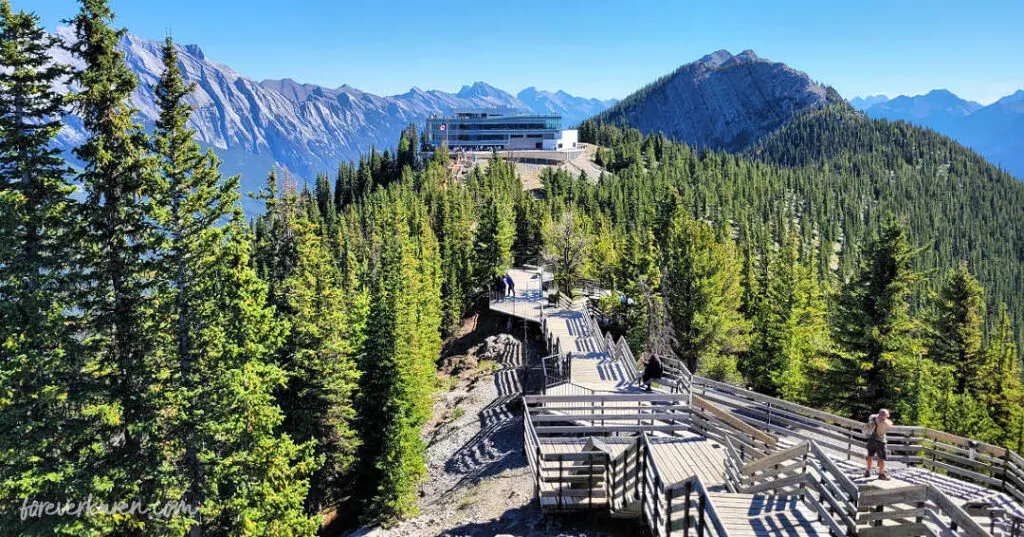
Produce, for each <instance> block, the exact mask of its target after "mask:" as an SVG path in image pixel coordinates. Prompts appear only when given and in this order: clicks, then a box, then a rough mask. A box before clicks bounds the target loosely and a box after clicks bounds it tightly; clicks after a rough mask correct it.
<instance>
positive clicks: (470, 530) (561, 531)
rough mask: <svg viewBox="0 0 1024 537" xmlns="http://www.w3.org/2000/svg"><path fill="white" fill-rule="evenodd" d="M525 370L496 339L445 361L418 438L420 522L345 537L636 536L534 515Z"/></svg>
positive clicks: (616, 524) (600, 519)
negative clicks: (423, 444)
mask: <svg viewBox="0 0 1024 537" xmlns="http://www.w3.org/2000/svg"><path fill="white" fill-rule="evenodd" d="M485 324H486V323H485ZM493 328H494V327H493V326H491V327H476V329H477V330H478V331H479V330H490V329H493ZM528 351H529V349H528ZM528 354H530V355H531V357H532V353H531V352H528ZM531 361H535V360H527V363H529V362H531ZM526 370H527V368H526V364H524V360H523V347H522V343H521V340H520V339H516V338H514V337H512V336H510V335H508V334H503V333H501V334H497V335H491V336H489V337H487V338H486V339H484V340H483V341H482V342H481V343H479V344H476V345H474V346H472V347H470V348H468V349H467V350H466V352H465V353H462V354H458V355H455V356H452V357H450V358H448V359H447V360H446V361H445V363H444V364H443V365H442V368H441V374H440V375H439V378H440V379H441V380H440V382H442V383H447V384H448V386H447V387H448V388H449V389H448V390H447V391H444V390H441V393H440V394H439V396H438V398H437V401H436V404H435V407H434V419H433V420H432V422H431V423H430V424H428V426H427V430H426V431H425V437H426V439H427V442H428V448H427V459H428V472H429V476H428V479H427V481H426V483H425V484H424V485H423V488H422V490H421V500H420V510H421V514H420V515H419V516H417V517H415V518H412V519H410V520H407V521H404V522H401V523H398V524H397V525H395V526H393V527H391V528H362V529H360V530H359V531H357V532H355V533H353V534H351V535H350V537H499V536H504V537H510V536H515V537H554V536H564V537H570V536H571V537H617V536H624V535H636V534H637V529H636V526H635V525H634V524H632V523H628V522H623V521H619V520H613V519H609V518H608V517H604V516H596V515H595V514H594V513H586V514H583V515H577V516H572V517H565V516H561V515H556V516H548V517H545V516H543V515H542V513H541V512H540V508H539V506H538V505H537V501H536V498H535V496H534V479H533V476H532V475H531V473H530V470H529V466H528V465H527V462H526V458H525V457H524V456H523V452H522V446H523V443H522V426H523V425H522V412H521V410H522V409H521V406H522V405H521V401H520V396H521V395H522V381H523V378H524V373H525V371H526Z"/></svg>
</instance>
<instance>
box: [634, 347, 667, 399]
mask: <svg viewBox="0 0 1024 537" xmlns="http://www.w3.org/2000/svg"><path fill="white" fill-rule="evenodd" d="M663 374H665V365H664V364H662V363H661V357H660V356H658V355H657V354H652V355H651V357H650V358H648V359H647V364H646V365H644V375H643V377H641V378H640V386H644V385H646V386H647V387H646V389H647V391H651V382H653V381H654V379H660V378H661V376H662V375H663Z"/></svg>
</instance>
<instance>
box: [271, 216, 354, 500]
mask: <svg viewBox="0 0 1024 537" xmlns="http://www.w3.org/2000/svg"><path fill="white" fill-rule="evenodd" d="M293 226H294V228H295V230H294V235H295V236H296V237H297V241H298V242H297V252H296V256H297V259H298V264H297V265H296V266H295V270H294V271H293V272H292V274H291V275H289V276H288V278H287V279H285V281H284V282H283V284H282V286H281V292H282V293H283V294H284V297H283V298H282V302H284V303H285V304H287V307H286V309H285V311H286V312H287V315H286V318H287V320H288V321H289V323H290V325H291V330H290V333H289V335H288V338H287V344H286V346H285V349H286V355H285V356H284V358H283V363H284V364H285V369H286V371H287V372H288V374H289V379H288V388H287V390H286V391H285V392H284V394H283V396H282V405H283V407H284V411H285V416H286V420H285V424H284V430H285V431H286V432H287V433H288V434H289V436H291V437H292V438H294V439H295V440H296V441H298V442H309V441H313V442H315V445H316V454H317V458H318V463H319V467H318V469H317V471H316V473H315V474H314V475H313V477H312V487H311V490H310V495H309V497H308V498H307V500H306V504H307V506H308V507H309V509H310V511H311V512H317V511H320V510H321V509H323V508H324V507H326V506H328V505H332V504H334V503H336V502H337V501H339V500H340V499H341V498H342V497H344V496H346V495H347V494H348V492H347V490H346V486H347V485H349V484H350V481H349V478H350V477H351V476H350V473H349V472H350V470H351V468H352V464H353V462H354V458H355V453H356V449H357V447H358V440H357V438H356V435H355V431H354V429H353V426H352V422H353V420H354V418H355V410H354V408H353V397H354V391H355V388H356V382H357V379H358V371H357V369H356V365H355V361H354V357H353V349H352V346H351V343H350V334H349V333H348V331H349V330H350V327H349V324H348V322H347V321H348V320H349V314H348V312H347V302H348V299H347V297H346V294H345V290H344V287H343V284H344V282H343V281H342V277H341V271H340V270H338V267H337V265H336V264H335V262H334V260H333V258H332V256H331V253H330V250H329V249H328V248H327V246H326V244H324V240H323V239H322V238H321V237H319V236H318V235H317V233H316V231H317V226H315V225H314V224H312V223H311V222H310V221H309V220H308V219H307V218H305V217H304V216H302V217H299V218H298V219H297V220H296V221H294V223H293Z"/></svg>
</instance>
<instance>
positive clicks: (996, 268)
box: [747, 104, 1024, 341]
mask: <svg viewBox="0 0 1024 537" xmlns="http://www.w3.org/2000/svg"><path fill="white" fill-rule="evenodd" d="M747 154H748V155H749V156H751V157H753V158H755V159H758V160H761V161H764V162H768V163H772V164H775V165H779V166H784V167H787V168H795V169H799V170H804V171H806V172H807V173H809V174H812V175H814V176H816V181H817V183H816V184H815V183H807V184H798V185H795V186H797V191H798V192H799V193H800V194H801V197H803V198H804V200H805V202H806V205H805V207H807V208H808V209H809V210H810V211H811V212H812V213H815V214H816V216H814V218H815V220H816V221H817V224H818V225H819V226H820V227H821V228H822V229H823V230H825V234H826V236H829V237H830V238H831V239H833V240H836V241H837V242H840V243H849V242H855V241H857V240H859V239H860V238H861V237H863V236H864V235H865V233H867V232H868V230H869V229H871V228H873V227H874V226H876V225H877V224H878V222H879V221H880V218H881V217H882V215H884V214H885V212H893V213H895V214H898V215H900V217H901V218H903V219H905V221H906V222H907V224H908V226H909V231H910V236H911V237H912V238H913V239H914V240H915V241H916V242H918V243H919V244H923V245H926V246H927V248H926V249H925V251H924V252H923V253H922V256H921V267H922V268H940V267H948V266H951V265H952V264H954V263H955V262H958V261H964V262H966V263H967V264H968V266H969V267H970V269H971V271H972V272H974V273H975V274H976V275H977V276H978V278H979V280H980V281H981V282H982V284H983V285H984V286H985V288H986V289H987V290H988V293H989V295H988V296H989V300H990V303H989V307H990V310H993V311H994V308H995V307H996V305H997V303H998V302H1000V301H1002V302H1006V303H1007V304H1008V305H1009V306H1010V311H1011V314H1012V316H1013V319H1014V321H1015V322H1016V323H1017V325H1018V326H1019V325H1020V323H1021V321H1022V319H1024V300H1022V296H1024V183H1021V182H1020V181H1018V180H1016V179H1015V178H1014V177H1013V176H1011V175H1010V174H1008V173H1006V172H1004V171H1002V170H1000V169H999V168H997V167H996V166H994V165H992V164H991V163H989V162H988V161H986V160H985V159H984V158H983V157H982V156H981V155H979V154H977V153H976V152H975V151H973V150H971V149H969V148H967V147H964V146H963V145H961V144H959V143H957V142H955V141H953V140H952V139H950V138H949V137H947V136H944V135H942V134H939V133H937V132H935V131H933V130H930V129H926V128H922V127H918V126H914V125H911V124H909V123H905V122H902V121H897V122H890V121H887V120H884V119H882V120H876V119H870V118H868V117H866V116H865V115H864V114H863V113H860V112H857V111H855V110H853V109H852V108H851V107H849V106H848V105H846V104H836V105H833V106H830V107H827V108H824V109H820V110H814V111H810V112H807V113H804V114H801V115H799V116H798V117H797V118H796V119H794V120H793V121H792V122H791V123H790V124H788V125H786V126H785V127H783V128H782V129H780V130H779V131H777V132H775V133H773V134H772V135H770V136H768V137H766V138H765V139H764V140H762V141H761V142H759V143H758V144H757V145H755V146H754V147H752V148H751V149H749V150H748V151H747ZM837 226H838V228H839V229H836V227H837ZM830 228H831V229H832V231H829V229H830ZM837 231H838V233H837ZM851 261H852V260H851ZM851 266H852V265H849V266H847V269H849V267H851ZM1018 341H1021V340H1020V337H1019V336H1018Z"/></svg>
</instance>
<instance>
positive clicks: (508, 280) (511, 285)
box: [505, 274, 516, 297]
mask: <svg viewBox="0 0 1024 537" xmlns="http://www.w3.org/2000/svg"><path fill="white" fill-rule="evenodd" d="M505 286H506V287H508V293H509V294H510V295H512V296H513V297H514V296H516V282H515V281H513V280H512V276H509V275H508V274H506V275H505Z"/></svg>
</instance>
